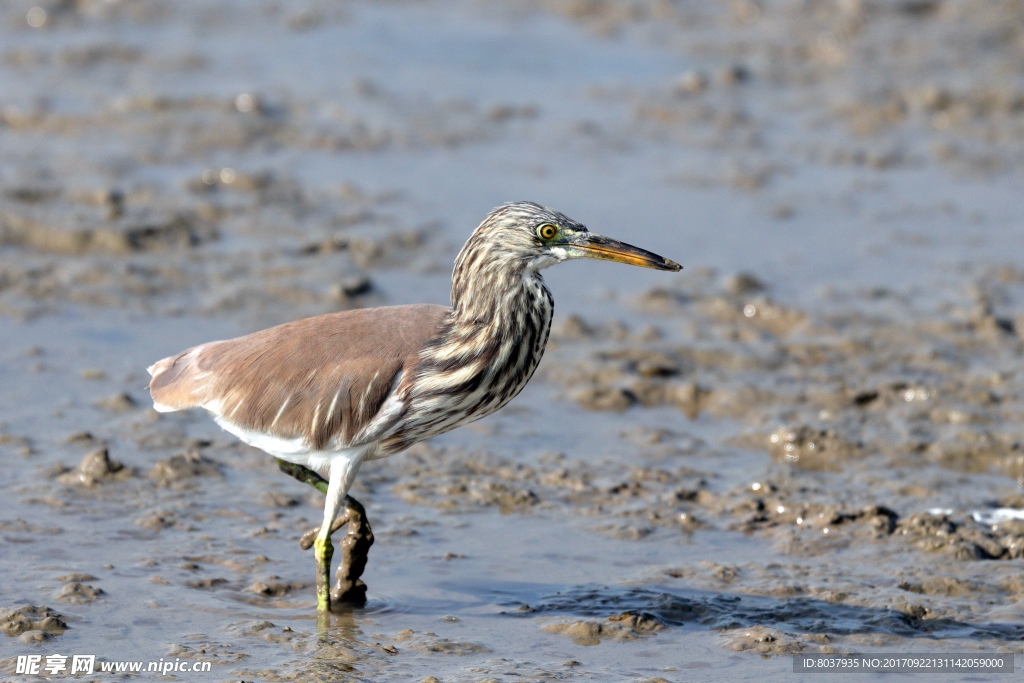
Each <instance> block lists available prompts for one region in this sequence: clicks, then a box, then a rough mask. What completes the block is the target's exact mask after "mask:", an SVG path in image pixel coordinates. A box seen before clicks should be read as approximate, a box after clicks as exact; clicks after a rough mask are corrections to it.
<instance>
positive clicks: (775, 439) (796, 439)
mask: <svg viewBox="0 0 1024 683" xmlns="http://www.w3.org/2000/svg"><path fill="white" fill-rule="evenodd" d="M768 444H769V446H768V452H769V453H770V454H771V456H772V459H773V460H774V461H775V462H785V463H789V464H792V465H796V466H799V467H801V468H803V469H808V470H833V471H835V470H838V469H840V467H841V465H842V463H843V462H845V461H846V460H848V459H850V458H853V457H856V456H857V455H858V454H859V453H860V452H861V451H862V449H863V446H862V445H861V444H859V443H856V442H854V441H851V440H850V439H847V438H845V437H843V436H842V435H841V434H839V433H838V432H837V431H836V430H834V429H814V428H812V427H809V426H806V425H804V426H801V427H798V428H796V429H790V428H787V427H781V428H779V429H777V430H775V431H774V432H772V434H771V435H770V436H769V437H768Z"/></svg>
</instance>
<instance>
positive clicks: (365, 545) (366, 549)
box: [331, 496, 373, 605]
mask: <svg viewBox="0 0 1024 683" xmlns="http://www.w3.org/2000/svg"><path fill="white" fill-rule="evenodd" d="M345 519H346V520H347V521H348V533H346V534H345V538H343V539H341V563H340V564H339V565H338V571H337V572H336V573H335V578H336V583H335V584H334V589H333V590H331V599H332V600H334V602H336V603H346V604H349V605H365V604H366V584H365V583H363V582H362V581H360V579H359V577H360V576H362V575H363V570H364V569H366V561H367V560H368V559H369V557H370V546H372V545H373V530H372V529H371V528H370V520H369V518H368V517H367V516H366V509H365V508H364V507H363V506H362V504H361V503H360V502H359V501H358V500H356V499H355V498H353V497H352V496H346V497H345Z"/></svg>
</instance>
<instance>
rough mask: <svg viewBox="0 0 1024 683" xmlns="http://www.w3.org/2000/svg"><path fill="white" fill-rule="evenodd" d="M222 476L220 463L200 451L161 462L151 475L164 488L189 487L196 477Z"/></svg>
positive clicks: (192, 451) (186, 452)
mask: <svg viewBox="0 0 1024 683" xmlns="http://www.w3.org/2000/svg"><path fill="white" fill-rule="evenodd" d="M219 476H221V465H220V463H218V462H216V461H214V460H211V459H210V458H207V457H206V456H204V455H203V454H201V453H200V452H199V451H196V450H188V451H185V452H184V453H179V454H177V455H174V456H171V457H170V458H168V459H167V460H161V461H160V462H158V463H156V464H155V465H154V466H153V469H152V470H151V471H150V473H149V477H150V479H155V480H156V481H158V482H159V483H160V484H162V485H164V486H176V485H187V484H188V483H189V480H191V479H193V478H195V477H219Z"/></svg>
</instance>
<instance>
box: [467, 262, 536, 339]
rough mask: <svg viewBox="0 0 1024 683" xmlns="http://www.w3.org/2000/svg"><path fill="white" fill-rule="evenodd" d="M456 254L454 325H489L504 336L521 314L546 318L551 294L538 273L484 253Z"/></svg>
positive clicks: (516, 326)
mask: <svg viewBox="0 0 1024 683" xmlns="http://www.w3.org/2000/svg"><path fill="white" fill-rule="evenodd" d="M463 256H464V255H460V258H459V260H458V261H457V262H456V267H455V272H454V273H453V274H452V308H453V309H454V319H455V322H456V323H457V324H460V325H469V326H479V325H481V324H484V325H489V326H492V327H493V328H495V329H496V330H498V331H500V334H503V335H506V334H510V333H514V330H516V328H518V327H519V326H520V325H522V324H524V323H525V322H526V321H525V320H524V316H525V317H534V318H538V317H539V318H543V319H545V320H546V321H550V319H551V314H552V311H553V309H554V306H553V302H552V298H551V293H550V292H549V291H548V288H547V287H546V286H545V284H544V278H542V277H541V275H540V273H539V272H537V271H536V270H533V269H531V268H529V267H526V265H525V264H509V263H508V262H504V261H501V260H500V259H497V258H495V259H488V258H487V255H486V254H484V255H477V256H476V258H474V257H473V255H472V254H470V256H469V258H463Z"/></svg>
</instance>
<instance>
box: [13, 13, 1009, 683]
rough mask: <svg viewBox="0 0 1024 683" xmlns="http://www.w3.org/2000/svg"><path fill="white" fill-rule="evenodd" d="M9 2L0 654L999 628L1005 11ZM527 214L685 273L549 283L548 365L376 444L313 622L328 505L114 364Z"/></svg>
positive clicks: (404, 654)
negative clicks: (365, 517)
mask: <svg viewBox="0 0 1024 683" xmlns="http://www.w3.org/2000/svg"><path fill="white" fill-rule="evenodd" d="M32 7H33V5H31V4H30V3H23V2H7V3H3V4H0V12H2V14H3V17H4V21H3V22H2V23H0V103H2V104H0V159H2V161H3V163H2V164H0V193H2V197H3V198H2V200H0V263H2V269H3V272H2V273H0V315H2V317H0V386H3V388H4V390H3V391H2V392H0V459H2V462H3V463H4V464H5V465H7V466H6V467H3V468H0V487H2V490H3V491H5V492H7V493H8V495H7V496H6V498H5V500H7V501H8V502H7V509H6V510H4V511H0V538H2V543H0V572H2V575H3V576H4V577H5V580H4V581H3V582H0V613H2V614H4V615H6V616H5V621H4V622H3V623H4V628H5V632H4V633H5V635H4V637H2V638H0V654H2V658H0V660H2V661H0V667H2V670H3V671H4V672H5V675H7V676H9V677H11V679H12V680H23V679H24V677H22V676H19V675H17V674H15V673H14V667H15V657H16V656H17V655H23V654H50V653H53V652H59V653H63V654H96V655H98V658H99V659H101V660H105V661H119V660H137V661H146V662H148V661H157V660H160V659H161V658H163V659H164V660H174V659H180V660H188V661H201V662H211V663H212V671H211V672H210V673H208V674H202V677H199V678H198V679H200V680H237V679H244V680H261V681H262V680H266V681H276V680H335V679H354V680H420V679H423V678H425V677H427V676H435V677H437V678H438V679H440V680H442V681H450V680H491V679H498V678H499V677H500V678H505V677H521V678H522V677H525V678H530V679H543V680H550V679H556V680H561V679H589V680H609V681H618V680H624V679H630V680H649V679H654V680H657V679H664V680H688V679H690V678H693V677H699V678H702V679H704V678H708V679H721V680H728V679H733V678H739V677H744V678H748V677H753V676H758V677H763V678H766V679H772V680H775V679H778V680H781V679H783V678H786V679H788V678H789V677H790V676H791V675H792V660H791V658H790V657H789V656H788V655H790V654H792V653H796V652H824V653H828V652H848V651H868V652H890V653H891V652H972V651H982V652H986V651H996V650H999V651H1006V652H1020V651H1021V645H1020V642H1021V639H1022V636H1024V605H1022V603H1021V600H1020V596H1021V595H1022V593H1024V583H1022V579H1021V562H1022V561H1024V560H1022V559H1021V558H1022V557H1024V550H1022V549H1024V524H1022V523H1021V522H1020V521H1019V519H1015V518H1014V513H1013V511H1019V510H1021V509H1024V494H1022V492H1021V485H1022V482H1024V446H1022V444H1024V432H1022V428H1021V425H1022V424H1024V419H1022V418H1024V376H1022V374H1021V370H1020V368H1021V367H1022V364H1021V358H1022V355H1024V339H1022V336H1021V335H1022V332H1021V330H1024V308H1022V304H1024V296H1022V295H1024V266H1021V264H1020V263H1019V261H1020V258H1019V252H1020V244H1021V239H1022V230H1021V227H1022V226H1021V222H1020V220H1021V219H1020V216H1021V214H1022V212H1021V209H1022V203H1021V199H1020V192H1019V190H1018V188H1019V187H1020V183H1021V172H1020V170H1019V169H1020V167H1021V165H1020V162H1021V160H1022V156H1024V154H1022V152H1024V147H1022V144H1021V140H1024V77H1022V76H1021V71H1020V69H1019V68H1018V67H1019V64H1020V62H1021V60H1022V59H1024V47H1022V46H1024V43H1021V41H1020V35H1022V33H1024V17H1022V16H1021V15H1020V12H1019V9H1015V6H1014V5H1013V4H1012V3H993V2H977V3H974V2H965V3H955V4H951V3H946V4H943V3H839V4H837V5H835V6H833V5H824V4H817V3H815V4H814V5H812V6H804V5H802V4H801V3H791V2H763V3H757V4H755V3H750V2H740V3H733V4H731V5H728V6H726V5H722V6H718V5H715V6H714V7H704V6H703V5H694V6H689V5H686V4H683V3H674V4H673V3H661V4H657V3H656V4H652V5H647V4H631V3H617V2H611V3H590V2H583V3H562V2H550V3H549V2H536V3H525V2H523V3H519V2H510V3H500V4H495V3H486V4H485V3H474V2H466V3H440V2H411V3H404V2H403V3H360V2H351V3H336V2H330V3H327V2H324V3H317V2H313V3H306V4H303V5H301V6H299V5H279V4H276V3H244V4H243V3H230V2H212V1H211V2H203V3H191V4H190V5H189V7H188V8H187V9H186V8H184V7H183V6H179V5H178V4H175V3H152V2H149V3H135V2H128V1H121V2H96V3H93V2H82V3H73V4H70V5H65V4H61V5H57V4H54V5H39V7H43V8H44V9H45V11H46V13H45V15H43V16H42V25H41V26H39V27H37V28H34V27H32V26H30V25H29V24H28V21H27V20H28V19H29V18H30V17H34V18H33V19H32V21H33V22H34V23H40V17H41V15H39V13H38V11H37V12H35V14H33V15H30V14H29V12H30V9H31V8H32ZM425 29H426V30H425ZM908 36H912V40H910V39H909V38H907V37H908ZM515 199H531V200H535V201H539V202H542V203H545V204H549V205H552V206H555V207H557V208H559V209H560V210H563V211H565V212H566V213H568V214H569V215H571V216H573V217H575V218H577V219H579V220H582V221H583V222H585V223H587V224H588V225H589V226H590V228H591V229H592V230H594V231H597V232H601V233H605V234H608V235H610V236H614V237H619V238H622V239H625V240H627V241H630V242H633V243H636V244H638V245H641V246H643V247H645V248H648V249H651V250H653V251H655V252H658V253H662V254H664V255H666V256H668V257H670V258H673V259H675V260H678V261H680V262H681V263H683V264H684V266H685V270H683V271H682V272H681V273H678V274H671V275H670V274H666V273H658V272H653V271H644V270H640V269H630V268H626V267H622V266H616V265H611V264H606V263H596V262H588V263H572V264H568V265H564V266H559V267H558V268H554V269H552V270H550V271H547V273H546V278H547V280H548V283H549V286H550V288H551V289H552V291H553V293H554V295H555V299H556V302H557V307H556V320H555V329H554V332H553V336H552V342H551V345H550V348H549V351H548V354H547V356H546V358H545V361H544V362H543V363H542V365H541V367H540V370H539V371H538V373H537V376H536V378H535V379H534V380H533V382H532V383H531V384H530V386H529V387H527V389H526V390H525V391H524V392H523V394H522V395H520V396H519V397H518V398H517V399H516V400H515V401H514V402H513V403H512V404H511V405H510V406H508V407H507V408H506V409H505V410H503V411H501V412H499V413H498V414H496V415H494V416H492V417H490V418H487V419H486V420H483V421H481V422H479V423H477V424H475V425H472V426H469V427H467V428H465V429H461V430H458V431H456V432H452V433H450V434H447V435H445V436H443V437H440V438H438V439H435V440H434V441H432V442H430V443H428V444H421V445H418V446H416V447H414V448H413V449H410V451H409V452H408V453H405V454H402V455H399V456H396V457H393V458H390V459H387V460H384V461H379V462H373V463H370V464H369V465H367V466H366V467H365V468H364V470H363V472H361V475H360V480H359V482H358V483H357V487H356V489H355V490H354V492H353V493H354V495H355V496H356V497H357V498H359V499H360V500H361V501H362V502H363V503H364V504H365V505H366V507H367V510H368V513H369V516H370V519H371V521H372V523H373V525H374V530H375V533H376V537H377V541H376V544H375V545H374V547H373V549H372V551H371V556H370V563H369V566H368V569H367V572H366V575H365V576H364V579H365V580H366V582H367V583H368V585H369V588H370V593H369V597H370V602H369V604H368V605H367V607H366V608H365V609H358V610H353V611H351V612H344V613H339V614H336V615H334V616H333V617H332V624H331V625H330V626H329V627H327V628H319V629H318V628H317V624H316V619H315V602H314V594H313V561H312V557H311V554H309V553H305V552H303V551H301V550H300V549H299V548H298V539H299V537H300V536H301V534H302V533H303V532H304V531H306V530H307V529H308V528H310V527H312V526H314V525H315V524H317V523H318V522H319V520H320V516H321V512H320V510H321V509H322V500H321V499H320V496H319V494H316V493H315V492H312V491H306V490H303V488H304V487H302V486H301V485H300V484H298V483H297V482H295V481H293V480H290V479H288V478H287V477H284V476H283V475H281V474H280V472H278V471H277V468H276V467H275V466H274V464H273V462H272V461H271V460H270V459H269V458H268V457H266V456H264V455H262V454H261V453H259V452H256V451H254V450H252V449H249V448H247V447H244V446H242V445H240V444H238V443H236V442H234V441H233V440H232V439H231V437H230V436H229V435H227V434H225V433H223V432H221V431H220V430H218V429H217V428H216V426H215V425H213V424H212V422H211V421H210V420H209V419H208V418H206V417H204V416H203V415H199V414H195V415H192V414H173V415H158V414H156V413H154V412H153V411H151V410H150V409H149V404H148V402H147V392H146V389H145V387H146V382H147V379H146V373H145V367H146V366H147V365H149V364H150V363H152V362H153V361H154V360H156V359H159V358H161V357H164V356H166V355H168V354H171V353H174V352H176V351H178V350H181V349H183V348H186V347H188V346H190V345H192V344H195V343H199V342H202V341H205V340H209V339H216V338H225V337H230V336H234V335H237V334H241V333H244V332H247V331H251V330H254V329H259V328H261V327H265V326H268V325H271V324H276V323H279V322H283V321H286V320H290V319H294V318H297V317H300V316H304V315H314V314H318V313H323V312H327V311H332V310H338V309H341V308H348V307H354V306H371V305H382V304H394V303H406V302H445V301H446V300H447V293H448V287H449V284H450V282H449V277H450V272H451V271H450V269H451V262H452V261H453V259H454V256H455V254H456V253H457V250H458V248H459V247H460V246H461V244H462V242H463V241H464V239H465V237H466V236H467V235H468V234H469V232H470V231H471V229H472V228H473V227H474V226H475V225H476V224H477V223H478V222H479V220H481V218H482V217H483V216H484V215H485V214H486V212H487V211H488V210H489V209H490V208H492V207H493V206H494V205H496V204H499V203H501V202H504V201H509V200H515ZM102 449H106V451H107V453H108V458H109V461H111V462H112V463H113V464H110V465H108V464H106V462H105V461H104V460H103V459H102V458H100V457H99V456H97V455H96V453H97V452H100V451H102ZM87 457H88V458H91V460H89V464H85V465H80V463H81V462H82V461H83V458H87ZM118 465H120V466H118ZM1001 509H1002V510H1008V511H1010V512H1003V513H1000V514H999V515H995V516H993V515H994V514H995V513H994V512H993V511H995V510H1001ZM29 606H36V607H37V608H39V610H37V611H35V612H32V614H35V615H36V617H33V618H32V619H29V620H28V621H34V620H35V621H37V623H36V625H35V627H32V628H29V627H25V628H22V627H20V626H17V622H18V619H19V617H17V616H16V615H14V616H12V615H11V614H10V613H9V612H8V611H9V610H28V607H29ZM45 608H49V609H50V610H51V611H52V614H53V615H54V616H56V617H58V618H59V619H60V621H61V622H63V623H65V624H66V625H67V627H68V628H67V629H66V630H64V629H63V628H58V627H53V626H52V623H53V622H50V623H51V626H50V627H46V628H43V627H42V626H41V625H40V623H38V620H37V617H39V615H42V614H45ZM21 613H22V614H26V613H27V612H26V611H23V612H21ZM39 618H41V617H39ZM23 621H24V620H23ZM61 631H62V632H61ZM8 634H9V635H8ZM190 676H193V675H192V674H182V673H176V674H172V677H176V678H175V679H177V680H194V679H196V678H194V677H192V678H190ZM197 676H198V675H197ZM139 677H142V678H145V677H146V674H142V675H141V676H139Z"/></svg>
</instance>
